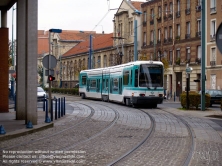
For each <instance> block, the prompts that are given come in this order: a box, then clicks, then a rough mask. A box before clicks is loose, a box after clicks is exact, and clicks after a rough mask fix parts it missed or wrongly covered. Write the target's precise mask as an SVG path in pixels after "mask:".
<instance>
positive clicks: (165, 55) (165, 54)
mask: <svg viewBox="0 0 222 166" xmlns="http://www.w3.org/2000/svg"><path fill="white" fill-rule="evenodd" d="M163 56H164V58H167V51H166V50H165V51H164V52H163Z"/></svg>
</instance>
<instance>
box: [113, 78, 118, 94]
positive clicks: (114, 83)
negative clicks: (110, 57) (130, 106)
mask: <svg viewBox="0 0 222 166" xmlns="http://www.w3.org/2000/svg"><path fill="white" fill-rule="evenodd" d="M118 84H119V80H118V79H117V78H114V79H113V91H118V90H119V88H118V86H119V85H118Z"/></svg>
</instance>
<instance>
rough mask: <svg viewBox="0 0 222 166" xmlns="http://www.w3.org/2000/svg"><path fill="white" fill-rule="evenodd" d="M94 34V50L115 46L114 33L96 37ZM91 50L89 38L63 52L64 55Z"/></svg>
mask: <svg viewBox="0 0 222 166" xmlns="http://www.w3.org/2000/svg"><path fill="white" fill-rule="evenodd" d="M94 37H95V36H94V35H93V42H92V43H93V50H94V51H95V50H100V49H103V48H108V47H113V38H112V37H113V33H110V34H103V35H101V36H99V37H98V36H97V37H95V38H94ZM88 51H89V40H86V41H83V42H81V43H79V44H78V45H76V46H75V47H73V48H72V49H70V50H69V51H67V52H66V53H65V54H63V57H68V56H74V55H77V54H81V53H85V52H88Z"/></svg>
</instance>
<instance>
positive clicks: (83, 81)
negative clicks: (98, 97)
mask: <svg viewBox="0 0 222 166" xmlns="http://www.w3.org/2000/svg"><path fill="white" fill-rule="evenodd" d="M82 85H86V76H82Z"/></svg>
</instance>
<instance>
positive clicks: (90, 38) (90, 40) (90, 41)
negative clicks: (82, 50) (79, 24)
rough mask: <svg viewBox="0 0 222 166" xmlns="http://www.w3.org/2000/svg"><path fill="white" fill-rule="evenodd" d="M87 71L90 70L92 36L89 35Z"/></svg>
mask: <svg viewBox="0 0 222 166" xmlns="http://www.w3.org/2000/svg"><path fill="white" fill-rule="evenodd" d="M88 63H89V64H88V66H89V67H88V69H92V35H91V34H90V35H89V62H88Z"/></svg>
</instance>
